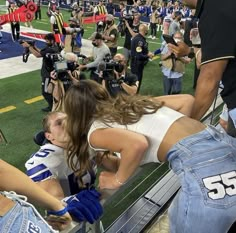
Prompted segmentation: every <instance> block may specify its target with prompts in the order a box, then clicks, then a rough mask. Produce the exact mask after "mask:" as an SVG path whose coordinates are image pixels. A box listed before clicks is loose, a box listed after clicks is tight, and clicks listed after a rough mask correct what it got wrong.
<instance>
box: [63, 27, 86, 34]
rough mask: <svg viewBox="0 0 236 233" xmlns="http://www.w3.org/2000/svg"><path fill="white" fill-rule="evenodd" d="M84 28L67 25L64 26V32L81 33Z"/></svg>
mask: <svg viewBox="0 0 236 233" xmlns="http://www.w3.org/2000/svg"><path fill="white" fill-rule="evenodd" d="M82 30H83V29H82V28H81V27H77V26H76V27H65V28H62V34H63V35H71V34H73V33H79V32H81V31H82Z"/></svg>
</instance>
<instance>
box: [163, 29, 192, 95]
mask: <svg viewBox="0 0 236 233" xmlns="http://www.w3.org/2000/svg"><path fill="white" fill-rule="evenodd" d="M173 38H174V40H175V41H176V43H177V42H178V41H183V35H182V33H181V32H176V33H175V34H174V35H173ZM161 61H162V67H161V71H162V73H163V75H164V77H163V86H164V95H174V94H180V93H181V92H182V79H183V75H184V73H185V64H187V63H189V62H190V61H191V60H190V58H186V57H180V58H176V57H175V55H174V54H173V53H172V52H171V51H170V50H169V48H168V45H167V44H166V43H165V46H164V48H163V50H162V52H161Z"/></svg>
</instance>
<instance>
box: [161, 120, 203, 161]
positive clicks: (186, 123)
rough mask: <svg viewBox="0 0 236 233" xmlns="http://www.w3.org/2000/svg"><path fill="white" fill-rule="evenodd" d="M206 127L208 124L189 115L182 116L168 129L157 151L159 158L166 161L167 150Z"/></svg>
mask: <svg viewBox="0 0 236 233" xmlns="http://www.w3.org/2000/svg"><path fill="white" fill-rule="evenodd" d="M205 128H206V125H204V124H202V123H201V122H199V121H196V120H194V119H192V118H189V117H181V118H179V119H178V120H176V121H175V122H174V123H173V124H172V125H171V127H170V128H169V129H168V131H167V133H166V135H165V137H164V138H163V140H162V142H161V144H160V147H159V150H158V152H157V155H158V160H159V161H165V160H166V155H167V152H168V151H169V150H170V149H171V147H172V146H173V145H175V144H176V143H177V142H178V141H180V140H181V139H183V138H186V137H188V136H190V135H193V134H195V133H198V132H200V131H202V130H204V129H205Z"/></svg>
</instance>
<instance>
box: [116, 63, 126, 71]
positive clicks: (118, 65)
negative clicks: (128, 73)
mask: <svg viewBox="0 0 236 233" xmlns="http://www.w3.org/2000/svg"><path fill="white" fill-rule="evenodd" d="M124 68H125V66H124V65H123V64H120V63H118V64H116V65H115V71H116V72H118V73H121V72H122V71H123V70H124Z"/></svg>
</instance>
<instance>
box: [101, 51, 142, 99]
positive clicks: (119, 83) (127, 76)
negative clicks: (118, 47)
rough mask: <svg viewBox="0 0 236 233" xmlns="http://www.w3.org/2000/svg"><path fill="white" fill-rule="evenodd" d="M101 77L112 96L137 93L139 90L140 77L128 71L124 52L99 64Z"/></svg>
mask: <svg viewBox="0 0 236 233" xmlns="http://www.w3.org/2000/svg"><path fill="white" fill-rule="evenodd" d="M99 78H100V79H101V80H102V85H103V86H104V87H106V89H107V90H108V92H109V93H110V95H111V96H112V97H116V96H117V95H118V94H119V93H123V94H128V95H135V94H136V93H137V90H138V85H139V82H138V78H137V76H136V75H135V74H132V73H129V72H127V61H126V59H125V56H124V55H123V54H120V53H117V54H116V55H115V56H114V58H113V60H110V61H107V62H103V63H101V64H100V65H99Z"/></svg>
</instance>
